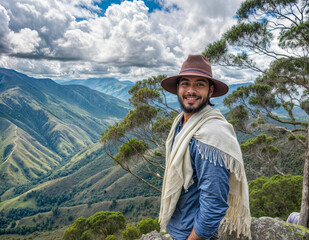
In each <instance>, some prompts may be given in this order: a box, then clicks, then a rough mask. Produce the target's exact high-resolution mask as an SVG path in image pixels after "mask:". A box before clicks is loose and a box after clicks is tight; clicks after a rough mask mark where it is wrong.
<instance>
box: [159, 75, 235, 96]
mask: <svg viewBox="0 0 309 240" xmlns="http://www.w3.org/2000/svg"><path fill="white" fill-rule="evenodd" d="M184 76H187V77H190V76H194V77H195V76H198V77H202V78H206V79H209V80H211V81H212V82H213V83H214V92H213V94H212V96H211V97H220V96H223V95H224V94H226V93H227V92H228V91H229V87H228V86H227V85H226V84H225V83H224V82H221V81H219V80H216V79H214V78H211V77H208V76H205V75H201V74H200V73H193V72H192V73H190V74H180V75H176V76H172V77H167V78H164V79H163V80H162V81H161V86H162V87H163V88H164V89H165V90H166V91H168V92H170V93H173V94H175V95H177V79H178V78H179V77H184Z"/></svg>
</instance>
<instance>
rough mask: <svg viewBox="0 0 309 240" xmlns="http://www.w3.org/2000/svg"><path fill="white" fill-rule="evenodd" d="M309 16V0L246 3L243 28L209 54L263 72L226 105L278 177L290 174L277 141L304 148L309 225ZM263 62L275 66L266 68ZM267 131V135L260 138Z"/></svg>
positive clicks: (304, 208) (304, 211) (304, 215)
mask: <svg viewBox="0 0 309 240" xmlns="http://www.w3.org/2000/svg"><path fill="white" fill-rule="evenodd" d="M308 13H309V4H308V0H299V1H298V0H246V1H244V2H243V3H242V4H241V6H240V8H239V9H238V11H237V13H236V17H237V19H238V23H237V24H236V25H234V26H233V27H232V28H231V29H230V30H229V31H227V32H226V33H225V34H224V35H223V36H222V38H221V39H220V40H218V41H216V42H214V43H212V44H209V45H208V46H207V47H206V49H205V52H204V53H203V54H204V55H205V56H206V57H207V58H208V59H209V60H210V61H211V62H212V63H214V64H219V65H222V66H232V67H237V68H240V69H246V68H247V69H251V70H253V71H256V72H259V73H260V76H259V77H258V78H257V79H256V80H255V82H254V84H253V85H250V86H247V87H241V88H239V89H237V90H236V91H235V92H233V93H232V94H231V95H229V96H228V97H227V98H226V99H225V101H224V103H225V105H227V106H229V107H230V109H231V114H230V117H231V119H232V121H233V123H234V126H235V127H236V129H237V130H240V131H243V132H246V133H249V134H251V135H253V136H254V137H255V139H251V140H250V141H251V143H250V142H247V143H246V144H245V146H244V148H243V149H244V150H248V151H247V153H249V154H250V155H251V156H254V157H256V158H259V159H260V160H261V161H264V163H265V164H267V165H269V166H271V167H272V168H273V169H274V170H275V171H276V172H277V173H279V174H281V175H283V174H284V173H282V172H280V170H279V168H277V167H276V166H275V165H276V160H275V159H274V156H276V153H278V152H280V150H279V149H278V148H277V146H278V145H276V143H277V140H280V139H282V137H283V136H285V135H288V139H293V140H294V141H296V142H297V143H298V144H299V145H300V146H301V148H302V149H303V151H302V156H303V158H304V171H303V174H304V175H303V176H304V178H303V189H302V203H301V216H300V225H303V226H308V212H309V192H308V188H309V141H308V139H309V126H308V118H309V117H308V115H309V79H308V77H309V76H308V75H309V74H308V73H309V56H308V54H309V21H308ZM273 40H276V41H273ZM257 60H258V61H263V62H267V61H269V62H270V63H269V64H268V66H267V67H261V66H260V65H259V64H257ZM283 111H285V112H286V114H284V115H283V114H282V112H283ZM296 116H298V117H296ZM261 132H264V133H266V134H267V135H264V136H257V135H256V133H261ZM284 134H285V135H284ZM277 137H278V138H277ZM254 141H255V142H254Z"/></svg>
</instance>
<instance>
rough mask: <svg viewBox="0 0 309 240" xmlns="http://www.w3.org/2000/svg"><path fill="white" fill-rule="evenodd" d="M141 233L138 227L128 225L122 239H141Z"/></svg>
mask: <svg viewBox="0 0 309 240" xmlns="http://www.w3.org/2000/svg"><path fill="white" fill-rule="evenodd" d="M141 235H142V234H141V232H140V231H139V229H138V228H137V227H135V226H134V225H132V224H130V225H127V227H126V229H125V230H124V231H123V232H122V239H123V240H133V239H138V238H140V237H141Z"/></svg>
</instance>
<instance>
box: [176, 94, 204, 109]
mask: <svg viewBox="0 0 309 240" xmlns="http://www.w3.org/2000/svg"><path fill="white" fill-rule="evenodd" d="M184 97H196V95H185V96H184ZM178 101H179V104H180V107H181V109H182V111H183V112H184V113H196V112H199V111H201V110H202V109H203V108H204V107H206V106H207V104H208V96H207V97H206V98H204V100H203V101H202V102H201V103H200V104H199V105H198V106H197V107H191V106H189V107H187V106H185V104H184V103H183V101H182V99H180V97H179V96H178Z"/></svg>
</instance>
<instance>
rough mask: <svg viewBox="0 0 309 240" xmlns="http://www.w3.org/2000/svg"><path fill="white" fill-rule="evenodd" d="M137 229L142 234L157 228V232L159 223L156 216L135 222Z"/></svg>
mask: <svg viewBox="0 0 309 240" xmlns="http://www.w3.org/2000/svg"><path fill="white" fill-rule="evenodd" d="M137 227H138V229H139V230H140V232H141V233H142V234H147V233H150V232H152V231H154V230H157V232H160V224H159V222H158V218H156V219H152V218H146V219H143V220H141V221H140V222H139V223H138V224H137Z"/></svg>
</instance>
